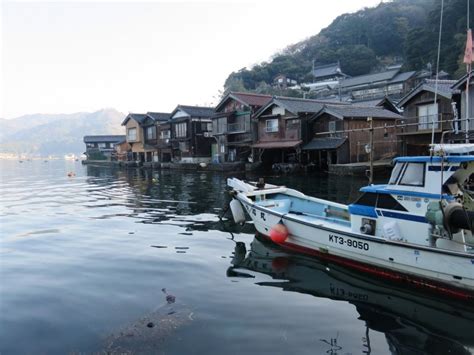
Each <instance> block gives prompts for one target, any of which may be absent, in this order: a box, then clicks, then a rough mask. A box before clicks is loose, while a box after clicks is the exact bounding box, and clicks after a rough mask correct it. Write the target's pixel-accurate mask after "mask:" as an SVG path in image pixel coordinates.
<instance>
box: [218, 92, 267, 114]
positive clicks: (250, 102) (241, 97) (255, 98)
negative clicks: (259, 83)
mask: <svg viewBox="0 0 474 355" xmlns="http://www.w3.org/2000/svg"><path fill="white" fill-rule="evenodd" d="M230 99H234V100H236V101H239V102H240V103H242V104H244V105H246V106H254V107H257V108H258V107H261V106H263V105H265V104H266V103H267V102H268V101H270V100H271V99H272V96H271V95H264V94H253V93H249V92H234V91H231V92H229V93H227V94H226V95H225V96H224V97H223V98H222V100H221V101H220V102H219V103H218V104H217V106H216V111H219V110H220V109H221V108H222V107H223V106H224V104H225V103H226V102H227V101H229V100H230Z"/></svg>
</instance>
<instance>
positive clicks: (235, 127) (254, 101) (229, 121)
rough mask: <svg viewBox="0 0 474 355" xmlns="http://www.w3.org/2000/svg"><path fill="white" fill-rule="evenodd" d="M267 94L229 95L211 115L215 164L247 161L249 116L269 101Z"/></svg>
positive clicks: (250, 136)
mask: <svg viewBox="0 0 474 355" xmlns="http://www.w3.org/2000/svg"><path fill="white" fill-rule="evenodd" d="M271 98H272V97H271V96H270V95H260V94H251V93H243V92H229V93H228V94H227V95H225V96H224V97H223V98H222V100H221V101H220V102H219V104H217V106H216V108H215V114H214V115H213V116H212V135H213V137H214V138H215V140H216V142H215V143H216V144H214V145H213V154H212V157H213V160H214V161H215V162H235V161H247V158H248V157H249V156H250V154H251V148H250V146H251V144H252V141H253V136H252V121H251V117H252V115H253V114H254V113H255V112H256V111H257V110H258V109H260V108H261V107H262V106H263V105H265V104H266V103H267V102H269V101H270V100H271Z"/></svg>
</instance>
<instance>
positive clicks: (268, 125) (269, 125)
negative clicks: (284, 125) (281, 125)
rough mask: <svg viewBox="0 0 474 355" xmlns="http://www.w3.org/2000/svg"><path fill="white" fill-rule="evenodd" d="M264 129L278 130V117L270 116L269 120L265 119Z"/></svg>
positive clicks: (269, 130)
mask: <svg viewBox="0 0 474 355" xmlns="http://www.w3.org/2000/svg"><path fill="white" fill-rule="evenodd" d="M265 131H266V132H278V118H272V119H271V120H266V122H265Z"/></svg>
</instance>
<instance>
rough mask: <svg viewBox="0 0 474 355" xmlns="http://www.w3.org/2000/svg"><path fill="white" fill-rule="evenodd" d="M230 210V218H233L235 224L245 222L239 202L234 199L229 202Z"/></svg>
mask: <svg viewBox="0 0 474 355" xmlns="http://www.w3.org/2000/svg"><path fill="white" fill-rule="evenodd" d="M230 210H231V211H232V217H234V222H235V223H237V224H241V223H244V222H245V214H244V209H243V208H242V204H241V203H240V202H239V201H237V200H235V199H233V200H232V201H230Z"/></svg>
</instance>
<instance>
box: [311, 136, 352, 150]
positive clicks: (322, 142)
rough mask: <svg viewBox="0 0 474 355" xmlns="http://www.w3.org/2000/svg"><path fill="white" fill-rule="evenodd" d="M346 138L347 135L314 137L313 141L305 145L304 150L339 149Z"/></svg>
mask: <svg viewBox="0 0 474 355" xmlns="http://www.w3.org/2000/svg"><path fill="white" fill-rule="evenodd" d="M346 140H347V138H346V137H326V138H313V140H312V141H311V142H309V143H308V144H306V145H305V146H304V147H303V150H326V149H337V148H339V147H340V146H341V145H343V144H344V142H345V141H346Z"/></svg>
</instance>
